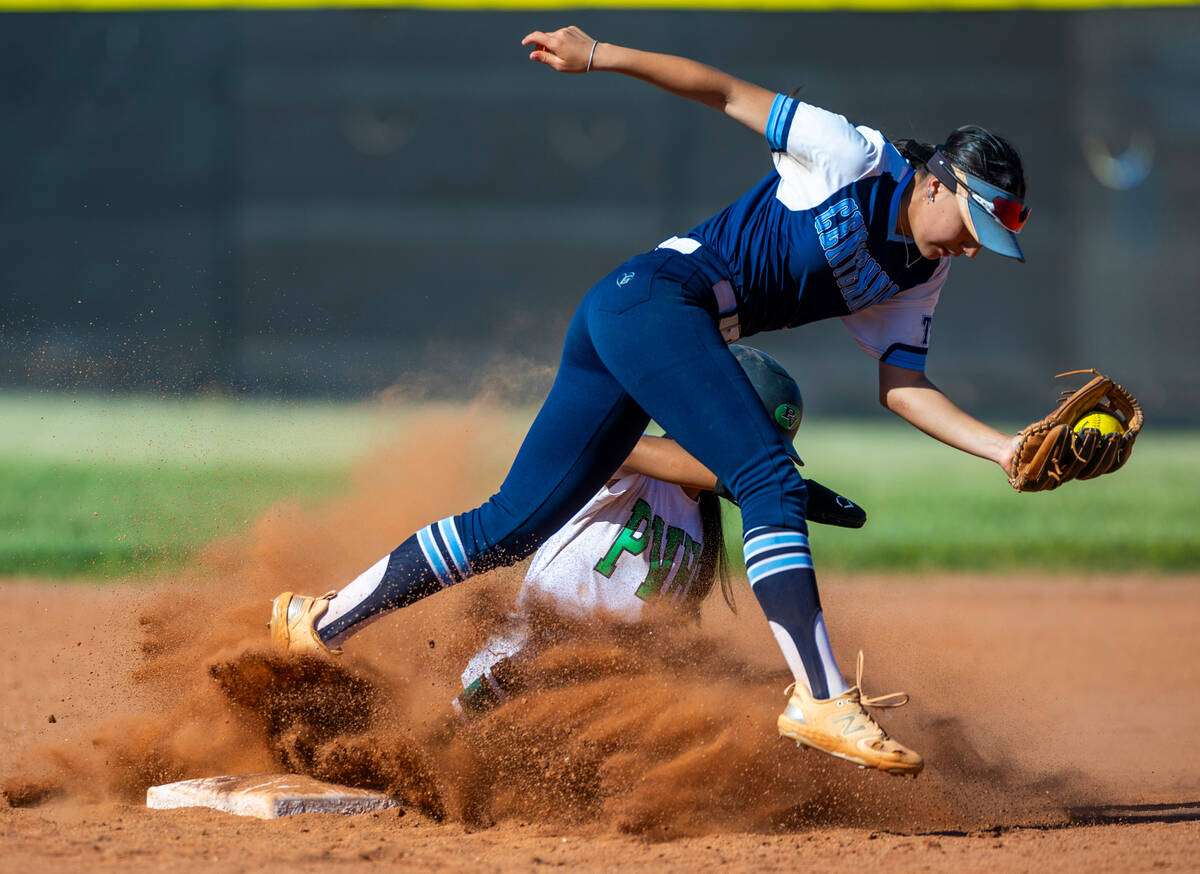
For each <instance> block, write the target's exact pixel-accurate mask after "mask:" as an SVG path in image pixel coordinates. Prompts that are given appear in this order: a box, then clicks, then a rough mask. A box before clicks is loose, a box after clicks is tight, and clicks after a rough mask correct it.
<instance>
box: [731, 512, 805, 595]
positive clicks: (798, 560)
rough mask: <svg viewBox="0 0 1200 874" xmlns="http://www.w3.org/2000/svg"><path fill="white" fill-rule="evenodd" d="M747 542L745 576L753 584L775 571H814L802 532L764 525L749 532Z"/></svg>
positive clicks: (746, 537) (776, 572)
mask: <svg viewBox="0 0 1200 874" xmlns="http://www.w3.org/2000/svg"><path fill="white" fill-rule="evenodd" d="M744 543H745V555H746V575H747V576H748V577H749V578H750V585H752V586H757V585H758V583H759V582H760V581H761V580H763V579H765V578H766V577H769V576H771V575H773V574H778V573H784V572H786V571H794V570H802V569H807V570H812V566H813V562H812V552H811V551H810V550H809V548H808V535H807V534H805V533H804V532H803V531H797V530H795V529H793V528H775V527H772V526H770V525H762V526H759V527H758V528H752V529H751V530H749V531H747V532H746V535H745V541H744Z"/></svg>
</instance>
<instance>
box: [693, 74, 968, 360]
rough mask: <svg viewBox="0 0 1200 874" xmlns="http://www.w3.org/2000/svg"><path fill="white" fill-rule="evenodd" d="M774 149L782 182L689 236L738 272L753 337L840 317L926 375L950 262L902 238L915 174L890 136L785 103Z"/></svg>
mask: <svg viewBox="0 0 1200 874" xmlns="http://www.w3.org/2000/svg"><path fill="white" fill-rule="evenodd" d="M767 142H768V144H769V145H770V147H771V150H772V153H773V157H774V161H775V169H774V171H772V172H771V173H770V174H769V175H768V176H767V177H766V178H764V179H763V180H762V181H761V182H759V183H758V184H757V185H755V186H754V187H753V188H752V189H750V191H748V192H747V193H746V194H745V195H744V196H742V197H741V198H739V199H738V200H737V201H736V202H735V203H733V204H731V205H730V206H729V207H727V208H726V209H724V210H722V211H721V212H719V213H718V214H717V215H715V216H713V217H712V218H711V219H709V220H708V221H706V222H703V223H702V224H700V225H699V226H697V227H696V228H694V229H693V230H692V231H691V232H689V234H688V237H690V238H692V239H694V240H698V241H700V242H701V243H702V244H703V245H704V247H705V248H706V249H708V250H710V251H711V252H713V253H714V254H716V255H717V256H718V257H719V258H720V259H721V260H722V261H724V263H725V264H726V265H727V266H728V268H729V271H730V273H731V276H730V279H731V281H732V283H733V286H734V290H735V293H736V295H737V303H738V321H739V323H740V328H741V334H742V336H743V337H745V336H749V335H750V334H754V333H757V332H759V331H769V330H776V329H779V328H791V327H795V326H797V325H803V324H807V323H809V322H814V321H817V320H818V319H827V318H831V317H833V316H839V317H841V318H842V320H843V322H844V323H845V325H846V327H847V328H848V329H849V330H850V333H851V334H852V335H853V336H854V338H855V339H856V340H857V341H858V343H859V345H860V346H861V347H862V348H863V350H864V351H866V352H867V353H868V354H869V355H871V356H872V357H874V358H878V359H880V360H882V361H886V362H887V363H889V364H896V365H898V366H901V367H907V368H910V369H913V370H923V369H924V368H925V355H926V351H927V349H928V345H929V329H930V325H931V322H932V318H933V310H934V306H935V305H936V304H937V298H938V294H939V293H940V291H941V287H942V284H943V282H944V281H945V277H946V273H947V271H948V269H949V263H950V262H949V259H948V258H942V259H939V260H937V261H932V260H928V259H926V258H922V257H920V254H919V252H918V251H917V249H916V247H915V245H914V244H913V243H912V241H911V239H909V240H908V241H907V245H906V238H905V237H903V236H901V235H900V234H899V233H897V232H896V230H895V228H896V223H897V215H898V211H899V208H900V199H901V196H902V194H903V193H904V188H905V186H906V185H907V184H908V182H909V180H910V179H911V177H912V174H913V171H912V168H911V167H909V165H908V162H907V161H906V160H905V159H904V158H903V157H902V156H901V155H900V153H899V152H898V151H897V150H896V148H895V147H894V146H893V145H892V144H891V143H889V142H887V140H886V139H884V137H883V135H882V134H881V133H879V131H876V130H873V129H871V128H867V127H855V126H854V125H851V124H850V123H849V122H848V121H846V119H845V118H843V117H842V116H840V115H835V114H834V113H831V112H827V111H826V110H823V109H818V108H817V107H815V106H809V105H808V104H805V103H801V102H800V101H797V100H794V99H792V98H790V97H784V96H783V95H782V94H781V95H779V96H777V97H776V98H775V103H774V105H773V106H772V108H771V114H770V118H769V119H768V122H767ZM910 262H915V263H910Z"/></svg>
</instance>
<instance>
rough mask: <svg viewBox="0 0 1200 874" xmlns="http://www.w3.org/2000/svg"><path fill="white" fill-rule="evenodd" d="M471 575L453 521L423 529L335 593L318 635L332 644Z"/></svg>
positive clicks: (319, 623)
mask: <svg viewBox="0 0 1200 874" xmlns="http://www.w3.org/2000/svg"><path fill="white" fill-rule="evenodd" d="M470 576H472V569H471V563H470V561H469V560H468V559H467V553H466V550H464V549H463V544H462V539H461V538H460V537H459V534H458V527H457V526H456V525H455V522H454V517H453V516H448V517H446V518H445V519H442V520H441V521H439V522H434V523H433V524H432V525H426V526H425V527H424V528H422V529H421V530H420V531H418V532H417V533H416V534H414V535H413V536H412V537H410V538H408V539H407V540H405V541H404V542H403V543H401V544H400V545H399V546H397V547H396V548H395V549H394V550H392V552H391V554H390V555H386V556H384V557H383V558H381V559H380V560H379V561H378V562H376V563H375V564H374V565H372V566H371V567H370V568H368V569H367V570H366V571H365V572H363V573H362V574H361V575H360V576H359V577H358V578H357V579H356V580H354V582H352V583H350V585H348V586H346V588H344V589H342V590H341V591H340V592H338V593H337V596H336V597H335V598H334V599H333V601H331V602H330V604H329V609H328V610H327V611H326V613H325V615H324V616H322V617H321V618H320V620H318V622H317V635H318V636H319V637H320V638H321V640H323V641H325V642H326V643H329V644H333V645H334V646H336V645H338V644H340V643H341V642H342V641H344V640H346V639H347V638H349V637H351V636H352V635H354V634H356V633H358V632H359V631H361V630H362V629H363V628H365V627H366V626H367V625H368V624H370V621H371V620H374V619H376V618H378V617H379V616H382V615H383V614H384V613H386V612H388V611H390V610H396V609H398V608H400V607H407V606H408V605H409V604H413V603H415V602H417V601H419V600H421V599H422V598H425V597H427V596H429V595H432V594H433V593H434V592H439V591H441V590H442V589H444V588H446V587H448V586H452V585H454V584H455V583H459V582H462V581H463V580H465V579H467V578H468V577H470Z"/></svg>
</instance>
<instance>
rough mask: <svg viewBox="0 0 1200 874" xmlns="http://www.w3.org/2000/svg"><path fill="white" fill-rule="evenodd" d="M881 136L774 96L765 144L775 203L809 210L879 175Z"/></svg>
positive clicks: (826, 112)
mask: <svg viewBox="0 0 1200 874" xmlns="http://www.w3.org/2000/svg"><path fill="white" fill-rule="evenodd" d="M885 142H886V141H885V140H884V137H883V134H881V133H880V132H879V131H877V130H873V129H872V128H869V127H855V126H854V125H852V124H851V123H850V122H849V121H847V120H846V118H845V116H841V115H838V114H837V113H834V112H830V111H828V110H826V109H821V108H819V107H816V106H810V105H809V104H807V103H803V102H801V101H799V100H796V99H794V98H792V97H785V96H784V95H782V94H778V95H776V97H775V102H774V104H772V106H771V112H770V115H769V116H768V118H767V144H768V145H769V146H770V147H771V151H772V152H773V156H772V157H773V159H774V161H775V169H776V171H777V172H778V173H779V179H780V185H779V199H780V201H781V202H782V203H783V204H784V206H786V207H787V208H788V209H792V210H801V209H811V208H812V207H814V206H816V205H817V204H818V203H821V202H822V201H823V200H824V199H825V198H826V197H828V196H829V193H830V192H831V191H836V190H838V189H839V188H842V187H843V186H845V185H849V184H850V183H852V182H855V181H857V180H859V179H862V178H864V177H866V176H871V175H873V174H875V173H879V172H880V171H881V168H882V165H883V163H884V160H885V149H884V144H885Z"/></svg>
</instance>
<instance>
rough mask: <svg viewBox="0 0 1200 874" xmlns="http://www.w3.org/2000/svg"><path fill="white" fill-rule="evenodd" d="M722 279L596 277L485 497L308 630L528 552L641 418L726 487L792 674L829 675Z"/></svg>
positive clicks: (696, 273) (682, 263) (360, 617)
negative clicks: (540, 399) (729, 328)
mask: <svg viewBox="0 0 1200 874" xmlns="http://www.w3.org/2000/svg"><path fill="white" fill-rule="evenodd" d="M723 278H725V277H724V276H723V275H721V273H720V271H719V270H717V269H715V268H714V264H713V262H712V261H711V258H710V256H707V255H706V253H703V252H701V253H698V254H694V255H685V254H683V253H680V252H676V251H673V250H669V249H660V250H655V251H654V252H651V253H648V254H646V255H641V256H638V257H637V258H634V259H632V260H630V261H627V262H626V263H625V264H623V265H622V266H621V267H620V268H618V269H617V270H615V271H613V272H612V273H610V274H609V275H608V276H606V277H605V278H604V279H602V280H601V281H600V282H599V283H597V284H596V285H595V286H594V287H593V288H592V290H591V291H590V292H589V293H588V295H587V297H585V298H584V300H583V302H582V304H580V306H579V309H578V311H577V312H576V313H575V317H574V318H573V319H572V321H571V326H570V328H569V329H568V330H567V338H566V343H565V344H564V346H563V357H562V362H561V364H560V365H559V368H558V375H557V376H556V378H555V380H554V386H553V387H552V388H551V390H550V395H549V397H547V398H546V402H545V404H543V405H542V409H541V411H540V412H539V413H538V415H537V418H536V419H535V420H534V423H533V425H532V427H531V428H530V429H529V433H528V435H527V436H526V437H525V442H524V443H522V444H521V449H520V452H518V454H517V458H516V460H515V461H514V462H513V466H512V468H511V470H509V472H508V476H507V477H506V478H505V480H504V483H503V484H502V485H501V487H500V491H499V492H497V493H496V494H495V495H493V496H492V498H491V499H490V500H489V501H488V502H487V503H486V504H484V505H483V506H481V507H478V508H477V509H474V510H472V511H470V512H469V513H464V514H462V515H460V516H454V517H449V518H446V519H442V520H440V521H438V522H435V523H432V524H430V525H427V526H425V527H424V528H422V529H421V530H420V531H418V532H417V533H416V534H414V535H413V536H412V537H410V538H409V539H408V540H406V541H404V543H402V544H400V546H398V547H397V548H396V549H395V550H394V551H393V552H392V553H391V554H390V556H388V559H387V562H386V563H384V562H380V563H379V564H378V565H376V566H375V567H374V568H372V569H371V570H370V571H368V572H367V573H366V574H364V576H363V577H360V578H359V580H357V581H355V583H354V584H352V585H351V586H350V587H347V589H346V590H343V591H344V592H348V593H353V597H348V598H347V600H348V601H352V602H353V603H352V604H350V605H348V606H346V605H342V604H341V603H340V599H341V595H340V594H339V599H336V600H335V601H334V604H333V605H331V608H330V613H329V615H328V617H327V619H326V620H323V623H322V624H321V625H320V626H319V627H318V633H319V634H320V635H321V637H322V639H324V640H326V641H334V640H337V641H339V642H340V640H342V639H344V636H348V635H349V634H351V633H353V631H354V629H355V627H356V626H359V625H361V623H363V622H365V621H366V620H367V619H370V618H371V617H373V616H377V615H379V614H381V613H382V612H384V611H386V610H391V609H395V608H397V607H404V606H406V605H408V604H411V603H414V602H415V601H417V600H419V599H421V598H424V597H426V596H428V595H431V594H433V593H434V592H436V591H438V590H440V589H441V588H443V587H445V586H449V585H453V584H454V583H457V582H460V581H461V580H463V579H466V578H467V577H469V576H471V575H473V574H475V573H479V572H480V571H485V570H490V569H491V568H495V567H499V566H503V565H508V564H514V563H516V562H517V561H520V560H521V559H523V558H525V557H526V556H528V555H530V554H531V553H533V552H534V551H535V550H536V549H537V548H538V547H539V546H540V545H541V544H542V543H543V542H544V541H545V540H546V539H547V538H548V537H549V536H550V535H552V534H554V533H555V532H556V531H558V530H559V529H560V528H561V527H562V526H563V525H564V524H566V523H567V522H568V521H569V520H570V518H571V517H572V516H573V515H574V514H575V513H576V512H577V511H578V510H579V508H580V507H582V506H583V505H584V504H585V503H587V501H588V500H589V499H590V498H591V497H592V496H593V495H594V494H595V493H596V492H597V491H598V490H599V489H600V487H601V486H603V485H604V483H605V482H606V481H607V480H608V479H609V478H610V477H611V476H612V475H613V473H614V472H615V471H616V469H617V468H618V467H619V466H620V464H621V462H623V461H624V460H625V459H626V457H628V455H629V453H630V452H631V451H632V450H633V447H634V445H635V444H636V443H637V441H638V438H639V437H641V435H642V433H643V431H644V430H645V428H646V425H647V424H648V423H649V421H650V419H651V418H653V419H654V420H655V421H657V422H658V424H659V425H661V426H662V427H663V428H664V429H666V431H667V433H668V434H670V435H671V437H672V438H673V439H675V440H676V441H678V442H679V443H680V444H681V445H682V446H683V448H684V449H686V450H687V451H688V452H690V453H691V454H692V455H694V456H695V457H696V458H698V459H699V460H700V461H701V462H702V463H703V464H704V465H705V466H706V467H708V468H709V470H711V471H713V472H714V473H715V474H716V475H717V477H718V478H719V479H720V480H721V481H722V482H723V483H725V484H726V485H727V486H728V487H729V490H730V491H731V492H732V493H733V496H734V498H735V499H736V500H737V502H738V504H739V505H740V506H741V510H742V519H743V527H744V531H745V532H746V534H745V544H746V552H745V554H746V569H747V574H748V576H749V578H750V581H751V584H752V586H753V589H754V594H755V596H756V597H757V599H758V601H759V604H760V605H762V607H763V611H764V613H765V614H766V616H767V619H768V621H769V622H770V623H771V625H772V628H773V630H774V631H775V635H776V639H777V640H778V641H779V642H780V646H781V648H782V649H783V651H784V656H785V657H786V658H787V659H788V662H789V664H790V665H791V666H792V667H793V671H795V672H797V676H799V675H800V674H799V672H800V671H801V670H803V671H804V672H805V673H806V674H807V677H808V680H809V685H810V688H811V689H812V690H813V692H814V693H815V694H816V695H817V696H818V697H825V696H826V694H828V693H829V692H830V691H831V686H830V681H831V680H832V681H833V682H836V683H840V682H841V680H840V678H835V675H836V671H835V670H834V666H833V665H832V663H831V662H830V660H829V659H826V660H825V661H824V662H823V661H822V654H821V646H820V645H819V644H818V640H824V639H825V638H824V637H823V634H824V631H823V628H824V626H823V625H822V624H821V622H820V609H821V608H820V600H819V598H818V595H817V587H816V578H815V576H814V575H813V570H812V557H811V555H810V554H809V549H808V538H807V533H808V529H807V525H806V522H805V509H806V504H807V498H808V494H807V490H806V489H805V486H804V481H803V480H802V479H801V478H800V475H799V474H798V473H797V472H796V468H795V467H794V466H793V464H792V461H791V459H790V458H789V457H788V454H787V451H786V444H785V442H784V441H785V440H786V439H787V438H786V436H785V435H784V432H783V431H782V430H781V429H780V428H779V427H778V426H776V425H775V423H774V422H773V421H772V420H771V418H770V416H769V414H768V413H767V411H766V409H765V408H764V406H763V403H762V401H761V400H760V399H759V397H758V394H757V393H756V392H755V390H754V387H753V386H752V385H751V384H750V380H749V379H748V378H747V377H746V375H745V373H744V372H743V371H742V368H741V367H740V366H739V365H738V363H737V361H736V360H735V359H734V357H733V355H732V354H731V353H730V352H729V350H728V348H726V345H725V342H724V340H723V339H722V337H721V334H720V331H719V330H718V329H717V308H718V307H717V301H716V297H715V295H714V292H713V284H714V283H715V282H717V281H718V280H720V279H723ZM335 608H336V609H335ZM837 688H841V687H840V686H839V687H837Z"/></svg>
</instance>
